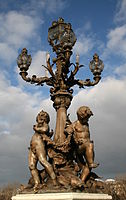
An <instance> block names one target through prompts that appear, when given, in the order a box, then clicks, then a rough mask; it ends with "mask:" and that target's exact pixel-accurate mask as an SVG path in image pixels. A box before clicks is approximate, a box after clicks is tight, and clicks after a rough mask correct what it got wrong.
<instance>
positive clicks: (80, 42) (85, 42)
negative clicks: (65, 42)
mask: <svg viewBox="0 0 126 200" xmlns="http://www.w3.org/2000/svg"><path fill="white" fill-rule="evenodd" d="M94 45H95V41H94V38H93V37H92V36H91V37H90V36H87V35H85V34H84V33H83V34H81V35H80V36H79V37H78V39H77V42H76V44H75V46H74V52H75V53H78V54H79V55H85V54H88V53H89V52H90V51H91V50H92V49H93V47H94Z"/></svg>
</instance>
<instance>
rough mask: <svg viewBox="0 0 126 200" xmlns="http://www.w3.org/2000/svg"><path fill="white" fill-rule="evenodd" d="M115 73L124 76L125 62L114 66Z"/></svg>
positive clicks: (125, 70)
mask: <svg viewBox="0 0 126 200" xmlns="http://www.w3.org/2000/svg"><path fill="white" fill-rule="evenodd" d="M114 72H115V74H117V75H120V76H121V77H123V76H124V77H125V76H126V64H123V65H120V66H118V67H116V69H115V71H114Z"/></svg>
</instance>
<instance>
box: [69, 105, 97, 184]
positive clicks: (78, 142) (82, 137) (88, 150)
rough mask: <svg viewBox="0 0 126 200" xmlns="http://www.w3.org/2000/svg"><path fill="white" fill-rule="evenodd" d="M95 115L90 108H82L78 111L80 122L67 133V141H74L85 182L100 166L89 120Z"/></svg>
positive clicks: (74, 124) (74, 123)
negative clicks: (92, 170)
mask: <svg viewBox="0 0 126 200" xmlns="http://www.w3.org/2000/svg"><path fill="white" fill-rule="evenodd" d="M92 115H93V113H92V111H91V110H90V108H88V107H86V106H81V107H80V108H79V109H78V110H77V118H78V120H77V121H75V122H73V123H72V124H71V125H69V126H68V127H67V128H66V130H65V132H66V133H67V134H68V136H67V141H66V142H68V143H69V142H70V140H71V138H72V139H73V143H74V149H75V157H76V161H77V163H78V165H79V166H80V167H81V169H82V172H81V180H82V181H85V180H86V178H87V176H88V175H89V173H90V170H91V169H92V168H96V167H97V166H98V165H99V164H98V163H94V144H93V141H91V140H90V132H89V124H88V120H89V118H90V117H91V116H92ZM83 156H84V158H85V160H86V162H84V158H83Z"/></svg>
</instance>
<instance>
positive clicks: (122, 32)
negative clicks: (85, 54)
mask: <svg viewBox="0 0 126 200" xmlns="http://www.w3.org/2000/svg"><path fill="white" fill-rule="evenodd" d="M107 39H108V41H107V44H106V48H105V50H104V53H103V56H108V55H110V54H114V55H119V56H123V57H125V56H126V25H123V26H119V27H116V28H115V29H111V30H110V31H109V33H108V35H107Z"/></svg>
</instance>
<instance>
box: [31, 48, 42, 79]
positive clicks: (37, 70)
mask: <svg viewBox="0 0 126 200" xmlns="http://www.w3.org/2000/svg"><path fill="white" fill-rule="evenodd" d="M42 65H46V52H45V51H38V52H37V53H36V54H35V55H34V56H33V58H32V63H31V66H30V68H29V74H30V75H33V74H36V75H39V76H45V68H44V67H42Z"/></svg>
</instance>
